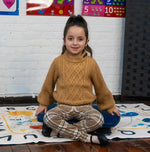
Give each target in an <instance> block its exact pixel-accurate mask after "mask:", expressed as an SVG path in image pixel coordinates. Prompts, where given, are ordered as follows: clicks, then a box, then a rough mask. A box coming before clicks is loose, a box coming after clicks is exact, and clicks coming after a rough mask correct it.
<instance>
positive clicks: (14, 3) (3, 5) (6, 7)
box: [0, 0, 19, 15]
mask: <svg viewBox="0 0 150 152" xmlns="http://www.w3.org/2000/svg"><path fill="white" fill-rule="evenodd" d="M0 15H19V0H0Z"/></svg>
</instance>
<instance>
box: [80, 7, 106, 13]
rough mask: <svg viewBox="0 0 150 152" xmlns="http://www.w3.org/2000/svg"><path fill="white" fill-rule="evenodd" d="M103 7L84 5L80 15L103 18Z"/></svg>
mask: <svg viewBox="0 0 150 152" xmlns="http://www.w3.org/2000/svg"><path fill="white" fill-rule="evenodd" d="M104 14H105V6H101V5H84V6H83V8H82V15H84V16H104Z"/></svg>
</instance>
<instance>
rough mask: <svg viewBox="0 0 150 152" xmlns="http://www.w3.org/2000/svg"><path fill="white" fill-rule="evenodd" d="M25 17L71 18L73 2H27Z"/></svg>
mask: <svg viewBox="0 0 150 152" xmlns="http://www.w3.org/2000/svg"><path fill="white" fill-rule="evenodd" d="M26 14H27V15H44V16H71V15H73V14H74V0H27V10H26Z"/></svg>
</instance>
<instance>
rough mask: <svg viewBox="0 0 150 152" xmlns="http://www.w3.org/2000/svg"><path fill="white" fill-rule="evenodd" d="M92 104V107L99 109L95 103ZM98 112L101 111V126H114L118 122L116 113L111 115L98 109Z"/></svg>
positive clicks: (118, 118)
mask: <svg viewBox="0 0 150 152" xmlns="http://www.w3.org/2000/svg"><path fill="white" fill-rule="evenodd" d="M92 106H93V108H95V109H97V110H98V111H100V110H99V109H98V107H97V105H95V104H93V105H92ZM100 112H101V114H102V115H103V117H104V124H103V126H102V127H103V128H112V127H115V126H116V125H117V124H118V123H119V122H120V116H118V115H117V114H116V113H114V115H111V114H109V113H108V112H107V111H106V110H104V111H100Z"/></svg>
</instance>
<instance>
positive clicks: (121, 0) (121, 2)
mask: <svg viewBox="0 0 150 152" xmlns="http://www.w3.org/2000/svg"><path fill="white" fill-rule="evenodd" d="M105 5H106V6H126V0H105Z"/></svg>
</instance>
